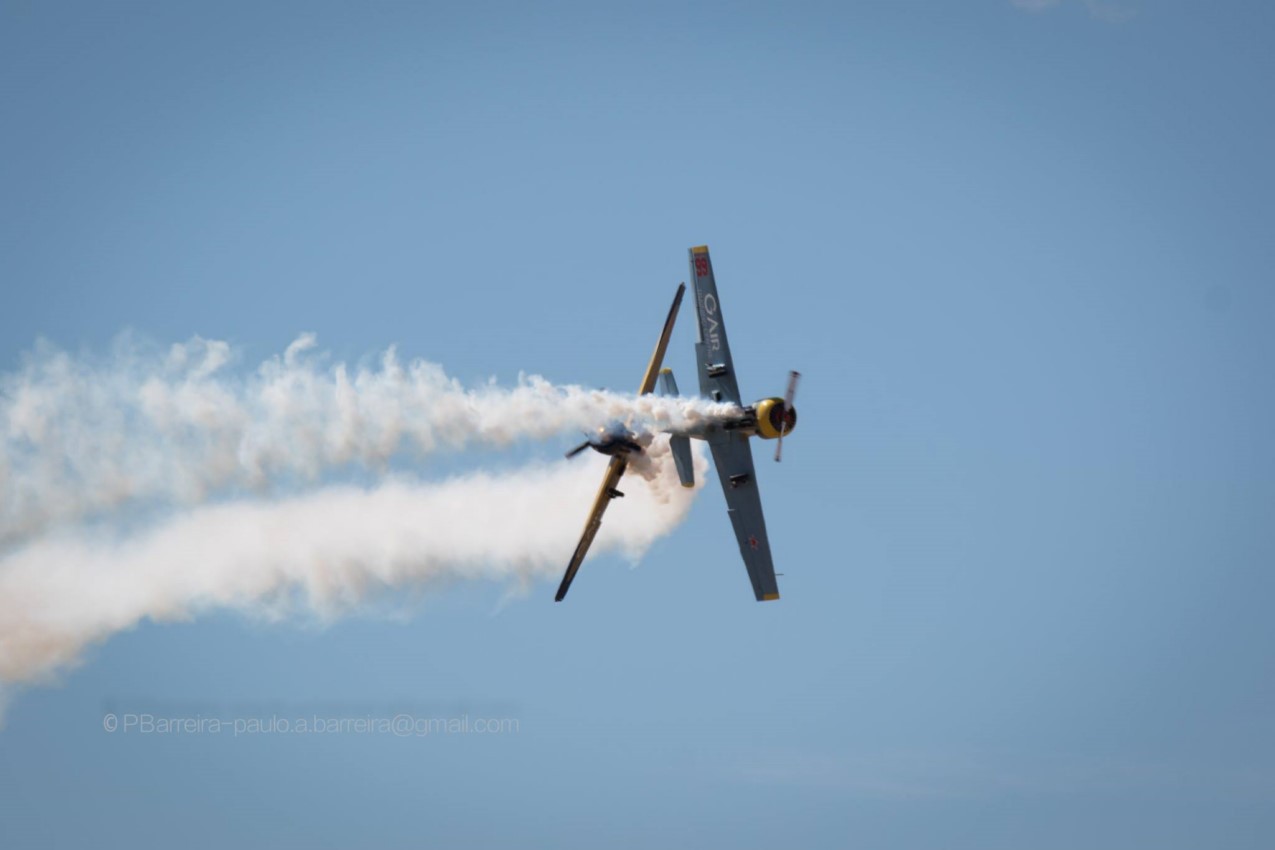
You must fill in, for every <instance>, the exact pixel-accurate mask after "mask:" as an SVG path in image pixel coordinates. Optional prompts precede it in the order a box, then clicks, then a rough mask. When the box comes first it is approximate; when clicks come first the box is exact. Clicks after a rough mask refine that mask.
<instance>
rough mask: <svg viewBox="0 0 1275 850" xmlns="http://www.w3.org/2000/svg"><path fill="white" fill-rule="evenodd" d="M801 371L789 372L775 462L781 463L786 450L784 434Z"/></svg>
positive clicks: (786, 430) (776, 443)
mask: <svg viewBox="0 0 1275 850" xmlns="http://www.w3.org/2000/svg"><path fill="white" fill-rule="evenodd" d="M800 379H801V373H800V372H798V371H796V370H793V371H791V372H789V373H788V389H787V391H785V392H784V419H783V422H782V423H781V424H780V426H779V439H778V441H776V442H775V463H779V461H780V458H781V457H782V456H783V451H784V434H786V433H787V432H788V411H789V410H792V402H793V399H794V398H796V396H797V381H798V380H800Z"/></svg>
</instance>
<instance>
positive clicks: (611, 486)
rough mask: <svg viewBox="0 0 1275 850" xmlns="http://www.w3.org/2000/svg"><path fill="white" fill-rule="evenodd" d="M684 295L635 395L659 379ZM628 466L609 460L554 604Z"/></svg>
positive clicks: (619, 460)
mask: <svg viewBox="0 0 1275 850" xmlns="http://www.w3.org/2000/svg"><path fill="white" fill-rule="evenodd" d="M685 292H686V284H684V283H683V284H681V285H680V286H678V288H677V294H676V295H674V296H673V306H672V307H670V308H669V311H668V317H667V318H666V319H665V320H664V329H663V330H662V331H660V338H659V340H657V341H656V343H655V351H653V352H652V353H651V362H650V363H648V364H647V366H646V374H644V375H643V376H642V383H641V384H640V385H639V386H638V395H646V394H647V393H649V392H651V390H653V389H655V380H656V378H658V377H659V374H660V367H661V366H662V365H663V364H664V352H665V351H667V350H668V341H669V337H671V336H672V335H673V323H674V322H675V321H676V320H677V310H678V308H679V307H681V306H682V295H683V294H684V293H685ZM628 464H629V462H628V460H627V459H626V458H625V457H624V456H623V455H616V456H614V457H612V458H611V463H610V465H609V466H607V472H606V477H604V478H603V479H602V486H601V487H600V488H598V495H597V496H596V497H594V499H593V508H592V509H591V510H590V511H589V519H588V520H587V521H586V522H585V524H584V533H582V534H581V535H580V542H579V543H577V544H576V550H575V552H574V553H573V554H572V555H571V561H570V563H568V564H567V572H566V574H565V575H563V577H562V584H560V585H558V595H557V596H555V597H554V601H555V602H561V601H562V600H563V598H565V597H566V595H567V591H568V590H569V589H570V588H571V582H572V581H573V580H574V579H575V577H576V573H577V572H579V570H580V565H581V564H582V563H584V556H585V555H587V554H588V553H589V547H590V546H592V545H593V538H594V537H597V536H598V529H599V528H601V527H602V514H604V513H606V509H607V505H609V504H611V500H612V499H614V498H615V497H616V496H617V495H618V494H619V491H618V490H617V489H616V485H618V484H619V483H620V478H621V477H622V476H623V475H624V469H625V467H627V466H628Z"/></svg>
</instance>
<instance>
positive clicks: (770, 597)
mask: <svg viewBox="0 0 1275 850" xmlns="http://www.w3.org/2000/svg"><path fill="white" fill-rule="evenodd" d="M778 598H779V594H778V593H765V594H762V597H761V601H762V602H774V601H775V600H776V599H778Z"/></svg>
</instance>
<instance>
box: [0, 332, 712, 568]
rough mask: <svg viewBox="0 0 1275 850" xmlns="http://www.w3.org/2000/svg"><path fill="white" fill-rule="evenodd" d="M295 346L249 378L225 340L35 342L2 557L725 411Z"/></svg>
mask: <svg viewBox="0 0 1275 850" xmlns="http://www.w3.org/2000/svg"><path fill="white" fill-rule="evenodd" d="M314 345H315V339H314V337H313V336H312V335H308V334H307V335H303V336H301V337H299V338H298V339H297V340H296V341H294V342H293V343H292V344H291V345H289V346H288V348H287V350H286V351H285V352H284V353H283V355H282V356H280V357H272V358H270V359H269V360H267V361H265V362H264V363H262V364H261V365H260V366H259V367H258V368H257V369H255V370H254V371H252V372H251V373H250V374H249V375H247V376H246V377H244V376H241V375H239V374H236V373H235V372H234V371H233V370H231V369H228V368H227V367H228V365H229V364H231V363H232V361H234V360H235V359H237V355H236V354H235V353H234V352H233V351H232V350H231V348H230V346H229V345H228V344H227V343H225V342H220V341H216V340H204V339H198V338H197V339H194V340H191V341H190V342H187V343H184V344H180V345H174V346H173V347H172V348H171V349H169V350H168V351H166V352H164V351H156V350H154V349H153V348H146V347H145V346H141V345H139V344H137V343H135V342H130V341H128V340H123V341H121V342H119V343H117V345H116V350H115V352H114V353H113V355H112V356H111V357H109V358H105V359H94V358H91V357H87V356H80V357H76V356H72V355H70V354H68V353H66V352H63V351H60V350H57V349H54V348H52V347H50V346H48V345H42V346H40V347H38V348H37V350H36V351H35V352H34V353H32V354H30V355H28V356H27V357H26V359H25V362H24V364H23V367H22V368H21V369H20V370H19V371H18V372H16V373H14V374H10V375H5V376H0V551H3V549H4V548H6V547H7V546H9V545H12V544H13V543H14V542H17V541H21V540H23V539H26V538H28V537H30V536H31V535H34V534H38V533H40V532H42V531H44V530H46V529H48V528H50V527H52V526H56V525H58V524H60V523H66V522H68V521H73V520H76V519H79V518H82V517H85V516H92V515H95V514H100V513H102V512H105V511H110V510H113V509H116V508H119V507H121V506H124V505H126V504H129V503H132V502H139V501H142V502H144V501H147V500H159V501H172V502H177V503H181V504H196V503H199V502H202V501H204V500H206V499H208V498H209V497H210V496H212V495H215V494H217V493H219V492H225V491H228V490H234V489H239V490H250V491H258V492H264V491H267V490H269V489H270V488H271V487H272V486H277V485H278V484H279V483H280V482H281V481H290V480H300V481H302V482H305V481H316V480H318V478H319V476H320V475H321V474H322V473H324V472H325V471H327V470H331V469H334V468H342V467H348V466H358V467H363V468H367V469H370V470H373V471H377V472H379V471H383V470H384V469H386V467H387V464H388V462H389V461H390V459H391V458H392V457H393V456H394V455H396V454H397V453H399V452H403V451H407V452H410V453H412V454H414V455H415V456H417V457H420V456H423V455H427V454H430V453H432V452H438V451H458V450H460V449H463V448H465V447H467V446H470V445H480V446H504V445H508V444H510V443H512V442H514V441H516V440H520V439H523V440H543V439H546V438H550V437H554V436H556V435H559V434H561V433H563V432H564V431H571V430H575V429H585V428H593V427H596V426H597V425H599V424H602V423H605V422H608V421H612V420H616V419H621V420H625V421H627V422H630V423H633V426H634V427H635V428H641V427H651V428H658V427H660V426H669V425H678V426H688V425H693V424H695V423H696V422H699V421H702V420H704V419H705V418H708V417H712V416H714V415H720V414H721V413H722V412H724V411H726V410H729V406H726V405H719V404H711V403H709V402H706V401H704V400H700V399H688V398H661V397H658V396H650V395H648V396H642V397H640V398H639V397H635V396H631V395H627V396H626V395H623V394H620V393H613V392H604V391H597V390H587V389H583V388H581V387H577V386H565V387H564V386H556V385H554V384H551V383H550V382H548V381H546V380H544V379H543V378H539V377H535V376H531V377H522V378H521V379H520V381H519V383H518V384H517V386H515V387H512V388H505V387H500V386H497V385H495V384H487V385H483V386H479V387H474V388H466V387H464V386H462V385H461V384H460V383H459V382H458V381H456V380H454V379H452V378H449V377H448V376H447V374H446V373H445V372H444V371H443V369H442V367H440V366H438V365H436V364H433V363H427V362H425V361H420V360H416V361H412V362H411V363H408V364H406V365H404V364H403V363H401V362H400V361H399V359H398V357H397V356H396V354H395V352H394V350H393V349H390V350H389V351H387V352H385V354H384V355H383V356H382V357H381V359H380V361H379V363H377V364H376V365H375V366H372V367H366V366H364V367H359V368H349V367H347V366H346V365H345V364H343V363H337V364H335V365H330V366H327V365H325V364H326V363H327V358H325V357H324V356H322V355H320V354H316V353H314V352H313V351H311V349H313V347H314Z"/></svg>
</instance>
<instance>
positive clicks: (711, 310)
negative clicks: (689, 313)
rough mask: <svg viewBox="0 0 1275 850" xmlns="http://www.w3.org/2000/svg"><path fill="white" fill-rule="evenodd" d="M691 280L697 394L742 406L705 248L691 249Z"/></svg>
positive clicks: (710, 264) (711, 265)
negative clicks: (696, 319)
mask: <svg viewBox="0 0 1275 850" xmlns="http://www.w3.org/2000/svg"><path fill="white" fill-rule="evenodd" d="M691 277H692V278H693V279H694V281H695V312H696V313H697V314H698V315H699V336H698V337H697V341H696V343H695V359H696V360H697V361H699V362H698V364H697V365H698V367H699V391H700V394H701V395H704V396H706V397H708V398H711V399H712V400H713V401H733V402H735V404H738V405H741V406H742V405H743V402H741V401H740V399H739V384H738V383H736V381H735V364H734V363H732V362H731V359H730V345H728V344H727V342H726V323H725V322H724V321H723V320H722V305H721V302H720V301H718V300H717V281H716V280H715V279H714V278H713V262H712V260H710V259H709V257H708V246H707V245H700V246H699V247H697V248H692V249H691Z"/></svg>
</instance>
